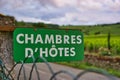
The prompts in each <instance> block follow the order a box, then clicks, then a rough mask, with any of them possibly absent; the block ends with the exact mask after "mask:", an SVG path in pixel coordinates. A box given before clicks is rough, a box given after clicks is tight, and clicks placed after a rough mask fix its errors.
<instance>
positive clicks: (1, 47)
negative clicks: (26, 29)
mask: <svg viewBox="0 0 120 80" xmlns="http://www.w3.org/2000/svg"><path fill="white" fill-rule="evenodd" d="M0 59H1V60H2V61H3V63H4V64H5V65H6V66H7V68H8V69H11V68H12V66H13V64H14V61H13V36H12V32H6V31H0Z"/></svg>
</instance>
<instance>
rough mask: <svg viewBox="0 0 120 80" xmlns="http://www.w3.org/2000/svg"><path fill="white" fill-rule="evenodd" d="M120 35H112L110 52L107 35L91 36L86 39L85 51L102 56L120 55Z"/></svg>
mask: <svg viewBox="0 0 120 80" xmlns="http://www.w3.org/2000/svg"><path fill="white" fill-rule="evenodd" d="M119 36H120V35H111V37H110V50H109V49H108V39H107V35H89V36H85V37H84V45H85V51H87V52H90V53H91V52H93V53H98V54H100V55H108V56H119V55H120V45H119V44H120V37H119Z"/></svg>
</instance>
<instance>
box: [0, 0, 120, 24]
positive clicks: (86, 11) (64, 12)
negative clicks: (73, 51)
mask: <svg viewBox="0 0 120 80" xmlns="http://www.w3.org/2000/svg"><path fill="white" fill-rule="evenodd" d="M0 13H3V14H6V15H12V16H14V17H15V18H16V19H17V20H18V21H21V20H23V21H27V22H39V21H40V22H46V23H55V24H60V25H63V24H73V25H91V24H103V23H116V22H120V0H0Z"/></svg>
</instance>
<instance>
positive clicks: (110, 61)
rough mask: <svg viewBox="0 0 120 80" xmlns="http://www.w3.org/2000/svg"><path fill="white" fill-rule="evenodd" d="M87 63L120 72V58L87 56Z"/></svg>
mask: <svg viewBox="0 0 120 80" xmlns="http://www.w3.org/2000/svg"><path fill="white" fill-rule="evenodd" d="M85 62H88V63H89V64H92V65H94V66H98V67H100V68H106V69H107V68H112V69H115V70H120V57H112V56H100V55H91V54H86V55H85Z"/></svg>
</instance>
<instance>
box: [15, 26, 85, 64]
mask: <svg viewBox="0 0 120 80" xmlns="http://www.w3.org/2000/svg"><path fill="white" fill-rule="evenodd" d="M32 56H34V57H35V58H38V57H39V56H41V57H44V58H45V59H46V60H47V61H49V62H58V61H76V60H82V59H83V58H84V45H83V34H82V33H81V32H80V31H79V30H59V29H41V28H39V29H33V28H17V29H15V31H14V60H15V61H16V62H19V61H21V60H22V61H23V60H24V59H25V58H28V59H27V61H26V62H27V63H31V62H33V58H32ZM41 61H42V60H38V62H41Z"/></svg>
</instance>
